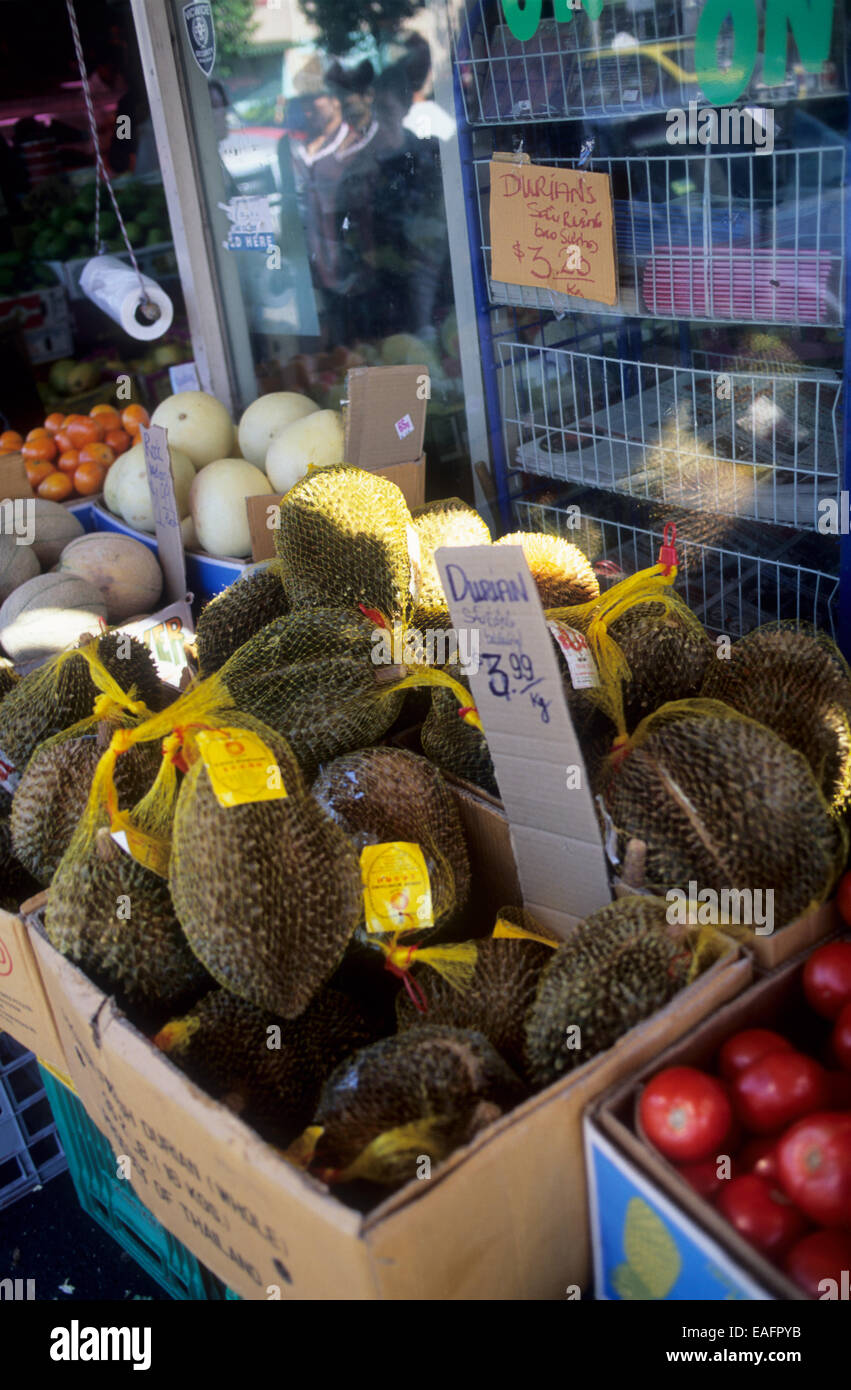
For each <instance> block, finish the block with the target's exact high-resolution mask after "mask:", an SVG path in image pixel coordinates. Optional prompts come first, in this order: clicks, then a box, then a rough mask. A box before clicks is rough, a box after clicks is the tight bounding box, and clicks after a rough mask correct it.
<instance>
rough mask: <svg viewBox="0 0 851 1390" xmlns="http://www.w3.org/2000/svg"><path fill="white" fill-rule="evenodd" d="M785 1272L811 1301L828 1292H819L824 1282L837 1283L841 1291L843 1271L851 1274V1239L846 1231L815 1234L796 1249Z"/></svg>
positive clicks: (787, 1261)
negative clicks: (850, 1271) (831, 1280)
mask: <svg viewBox="0 0 851 1390" xmlns="http://www.w3.org/2000/svg"><path fill="white" fill-rule="evenodd" d="M783 1268H784V1269H785V1271H786V1273H787V1274H788V1275H789V1278H790V1279H791V1280H792V1281H793V1282H794V1283H796V1284H797V1285H798V1286H799V1287H800V1288H802V1289H803V1290H804V1293H806V1294H809V1296H810V1298H821V1297H822V1296H823V1294H825V1293H826V1292H827V1291H826V1290H825V1289H822V1288H819V1285H820V1284H821V1283H822V1281H823V1280H824V1279H833V1280H835V1281H836V1283H837V1284H838V1285H839V1287H840V1290H841V1287H842V1271H843V1270H851V1237H849V1236H846V1235H845V1234H844V1233H843V1232H842V1231H813V1232H812V1234H811V1235H808V1236H804V1239H803V1240H799V1241H798V1244H797V1245H793V1246H792V1249H791V1250H790V1251H789V1253H788V1255H787V1256H786V1259H785V1260H784V1261H783ZM840 1297H841V1294H840Z"/></svg>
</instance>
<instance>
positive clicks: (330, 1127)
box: [314, 1025, 523, 1183]
mask: <svg viewBox="0 0 851 1390" xmlns="http://www.w3.org/2000/svg"><path fill="white" fill-rule="evenodd" d="M522 1097H523V1087H522V1085H521V1083H520V1081H519V1080H518V1078H517V1077H516V1076H515V1074H514V1072H512V1071H511V1069H510V1067H508V1066H507V1065H506V1063H505V1062H504V1061H503V1060H502V1058H501V1057H500V1056H499V1054H498V1053H497V1052H495V1051H494V1049H493V1047H492V1046H491V1044H490V1043H489V1042H488V1041H487V1039H486V1038H484V1037H483V1036H482V1035H481V1033H475V1032H470V1031H467V1030H464V1029H461V1028H436V1027H431V1026H429V1025H423V1026H420V1027H417V1028H408V1029H406V1030H405V1032H404V1033H399V1034H397V1035H396V1036H395V1037H391V1038H384V1039H382V1040H381V1041H380V1042H376V1043H373V1044H372V1045H371V1046H369V1047H365V1048H362V1049H361V1050H360V1051H359V1052H356V1053H355V1054H354V1056H353V1057H350V1058H349V1059H348V1060H347V1061H345V1062H343V1063H342V1064H341V1065H340V1066H339V1067H338V1068H337V1069H336V1071H335V1072H334V1073H333V1075H332V1076H330V1077H329V1078H328V1080H327V1081H326V1082H325V1085H324V1086H323V1088H322V1094H321V1096H320V1099H319V1104H318V1106H317V1109H316V1114H315V1117H314V1123H315V1124H317V1125H321V1126H322V1127H323V1132H322V1135H321V1136H320V1138H319V1141H318V1143H317V1146H316V1155H315V1159H316V1164H317V1166H318V1167H320V1168H325V1169H329V1168H330V1169H332V1170H336V1171H341V1170H345V1169H347V1168H348V1167H349V1165H350V1164H352V1163H353V1162H354V1161H355V1159H357V1158H358V1157H359V1155H361V1154H362V1153H363V1151H364V1149H366V1148H367V1146H368V1145H369V1144H370V1143H372V1141H373V1140H375V1139H377V1138H378V1136H379V1135H382V1134H386V1133H387V1132H388V1131H391V1130H396V1129H399V1128H400V1127H401V1126H403V1125H408V1124H412V1123H414V1122H417V1121H429V1120H431V1121H435V1122H437V1123H436V1124H435V1126H434V1128H433V1130H432V1134H431V1138H430V1139H426V1140H424V1142H423V1145H422V1148H421V1149H420V1153H421V1154H427V1155H429V1156H430V1157H431V1159H432V1161H434V1162H437V1161H439V1160H440V1159H442V1158H445V1157H446V1155H447V1154H448V1153H450V1152H451V1151H452V1149H454V1148H456V1147H457V1146H458V1145H459V1144H462V1143H465V1142H467V1140H469V1139H470V1138H472V1137H473V1135H474V1134H475V1133H476V1132H477V1131H478V1130H479V1129H480V1128H482V1127H483V1125H484V1124H488V1123H490V1122H492V1121H493V1120H494V1119H496V1118H497V1117H498V1116H499V1115H500V1114H501V1113H502V1111H503V1110H505V1109H510V1108H511V1106H513V1105H514V1104H516V1103H517V1102H518V1101H519V1100H521V1099H522ZM417 1157H418V1155H417V1154H411V1153H406V1154H404V1155H393V1154H388V1155H387V1156H386V1158H385V1159H384V1161H383V1162H378V1161H377V1162H376V1163H374V1164H373V1165H371V1168H370V1172H369V1177H370V1179H371V1181H373V1182H383V1183H398V1182H404V1181H405V1180H406V1179H407V1178H410V1177H413V1176H414V1175H415V1174H416V1171H417Z"/></svg>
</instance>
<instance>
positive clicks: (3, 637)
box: [0, 572, 106, 661]
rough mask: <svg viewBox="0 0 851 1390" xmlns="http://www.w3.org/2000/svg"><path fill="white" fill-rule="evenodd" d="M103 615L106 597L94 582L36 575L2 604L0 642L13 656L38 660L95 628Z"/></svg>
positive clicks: (58, 650)
mask: <svg viewBox="0 0 851 1390" xmlns="http://www.w3.org/2000/svg"><path fill="white" fill-rule="evenodd" d="M101 619H104V620H105V619H106V600H105V599H104V597H103V595H102V594H101V592H100V590H99V589H96V588H95V586H94V584H90V583H89V582H88V580H86V579H80V578H79V577H78V576H77V575H69V574H62V573H61V572H58V573H56V574H38V575H36V577H35V579H28V580H27V582H26V583H25V584H21V585H20V586H19V588H17V589H16V590H15V592H14V593H13V594H10V595H9V597H8V598H7V599H6V601H5V603H4V604H3V606H2V607H0V642H2V644H3V647H4V649H5V651H6V653H7V655H8V656H10V657H11V658H12V660H13V661H41V660H43V659H44V658H46V657H48V656H55V654H56V653H57V652H61V651H62V649H63V648H64V647H68V646H70V645H71V644H72V643H73V642H76V640H77V638H78V637H79V636H80V634H81V633H83V632H98V631H100V629H101V626H102V624H101V621H100V620H101Z"/></svg>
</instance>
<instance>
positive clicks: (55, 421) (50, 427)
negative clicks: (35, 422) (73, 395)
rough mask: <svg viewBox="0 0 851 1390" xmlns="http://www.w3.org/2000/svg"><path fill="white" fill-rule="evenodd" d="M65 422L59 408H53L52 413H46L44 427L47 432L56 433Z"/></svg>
mask: <svg viewBox="0 0 851 1390" xmlns="http://www.w3.org/2000/svg"><path fill="white" fill-rule="evenodd" d="M64 423H65V416H64V415H63V414H62V411H61V410H54V412H53V414H52V415H48V417H47V419H46V420H45V422H44V428H45V429H46V430H47V433H48V434H57V433H58V432H59V430H61V428H62V426H63V424H64Z"/></svg>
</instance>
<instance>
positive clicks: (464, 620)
mask: <svg viewBox="0 0 851 1390" xmlns="http://www.w3.org/2000/svg"><path fill="white" fill-rule="evenodd" d="M435 560H436V562H437V568H438V572H439V574H440V579H441V583H442V584H443V590H444V593H445V594H446V599H447V602H448V604H449V611H450V613H451V615H452V623H453V626H454V628H455V630H456V632H458V631H461V630H462V629H467V631H468V632H469V633H470V642H469V649H470V650H471V651H472V652H476V651H478V670H477V671H474V670H472V669H469V670H468V675H469V679H470V685H471V688H472V691H473V697H474V699H475V701H476V708H477V709H478V712H479V717H480V718H481V721H482V724H483V725H484V729H485V734H486V736H487V740H488V747H489V749H490V754H491V757H492V759H493V764H494V769H495V771H496V779H497V782H498V783H499V790H500V795H501V796H502V801H503V804H504V806H505V812H506V815H507V816H508V821H509V825H510V828H511V839H512V842H513V845H514V853H515V858H516V860H517V868H518V872H519V876H520V886H521V889H522V891H523V899H524V902H525V905H526V907H527V908H528V909H529V911H530V912H532V913H533V914H534V915H535V916H536V917H537V918H538V920H539V921H540V922H541V923H542V924H543V925H544V926H547V927H549V928H550V929H551V930H552V931H554V932H556V933H557V934H558V935H559V936H564V935H566V934H567V933H568V932H569V930H570V928H571V927H572V926H575V925H576V923H577V922H578V921H580V920H581V919H582V918H583V917H587V915H588V914H589V912H593V911H595V910H596V909H597V908H598V907H604V906H605V905H606V904H607V903H609V902H611V896H612V895H611V890H610V887H609V876H608V872H607V867H606V858H605V853H604V850H603V844H602V841H601V838H600V829H599V825H598V822H597V816H596V812H595V810H594V801H593V798H592V795H591V788H590V783H589V780H588V775H587V772H586V770H585V764H584V761H583V758H582V752H581V750H580V747H579V742H578V739H577V737H576V731H575V729H574V727H573V722H572V720H571V718H570V714H569V711H568V708H567V703H566V701H565V698H564V690H563V687H562V680H561V673H560V671H559V667H558V663H557V660H556V654H555V649H554V647H553V641H552V637H551V635H550V631H549V628H548V627H547V624H546V620H545V618H544V613H543V609H542V608H541V600H540V599H539V598H538V591H537V589H536V588H535V584H534V581H533V579H532V576H531V574H530V573H529V566H528V565H527V563H526V560H525V557H524V555H523V550H522V547H521V546H519V545H518V546H513V545H505V546H503V545H498V546H497V545H495V546H487V545H482V546H457V547H456V546H452V547H449V546H445V547H442V548H441V549H440V550H438V551H436V552H435ZM471 629H472V631H471ZM476 642H477V643H478V646H476Z"/></svg>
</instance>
